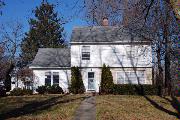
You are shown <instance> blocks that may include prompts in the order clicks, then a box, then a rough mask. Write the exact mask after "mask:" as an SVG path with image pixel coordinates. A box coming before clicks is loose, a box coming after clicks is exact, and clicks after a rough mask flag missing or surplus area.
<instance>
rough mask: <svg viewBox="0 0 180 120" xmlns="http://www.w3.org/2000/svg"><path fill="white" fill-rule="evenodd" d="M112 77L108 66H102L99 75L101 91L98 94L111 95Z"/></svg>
mask: <svg viewBox="0 0 180 120" xmlns="http://www.w3.org/2000/svg"><path fill="white" fill-rule="evenodd" d="M113 85H114V83H113V77H112V73H111V70H110V68H109V67H108V66H106V65H105V64H103V67H102V73H101V89H100V92H101V93H102V94H108V93H112V87H113Z"/></svg>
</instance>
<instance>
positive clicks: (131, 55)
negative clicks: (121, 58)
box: [126, 46, 136, 58]
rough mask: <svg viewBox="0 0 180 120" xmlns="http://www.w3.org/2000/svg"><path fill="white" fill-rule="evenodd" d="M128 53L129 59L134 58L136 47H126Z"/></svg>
mask: <svg viewBox="0 0 180 120" xmlns="http://www.w3.org/2000/svg"><path fill="white" fill-rule="evenodd" d="M126 52H127V56H128V58H134V57H135V54H136V53H135V46H126Z"/></svg>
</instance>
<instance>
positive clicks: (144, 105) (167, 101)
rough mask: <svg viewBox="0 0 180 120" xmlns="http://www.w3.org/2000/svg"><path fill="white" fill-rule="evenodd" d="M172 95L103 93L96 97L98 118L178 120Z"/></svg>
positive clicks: (106, 119)
mask: <svg viewBox="0 0 180 120" xmlns="http://www.w3.org/2000/svg"><path fill="white" fill-rule="evenodd" d="M171 102H172V99H171V98H170V97H166V98H161V97H159V96H147V97H143V96H128V95H102V96H97V97H96V114H97V115H96V116H97V120H178V118H177V116H178V112H177V111H176V109H175V108H174V107H173V106H172V104H171Z"/></svg>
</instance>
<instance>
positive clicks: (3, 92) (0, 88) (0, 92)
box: [0, 85, 6, 97]
mask: <svg viewBox="0 0 180 120" xmlns="http://www.w3.org/2000/svg"><path fill="white" fill-rule="evenodd" d="M4 96H6V88H5V86H2V85H0V97H4Z"/></svg>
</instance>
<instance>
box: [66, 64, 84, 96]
mask: <svg viewBox="0 0 180 120" xmlns="http://www.w3.org/2000/svg"><path fill="white" fill-rule="evenodd" d="M69 91H70V92H71V93H73V94H82V93H84V92H85V87H84V83H83V80H82V75H81V72H80V70H79V68H78V67H72V68H71V84H70V87H69Z"/></svg>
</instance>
